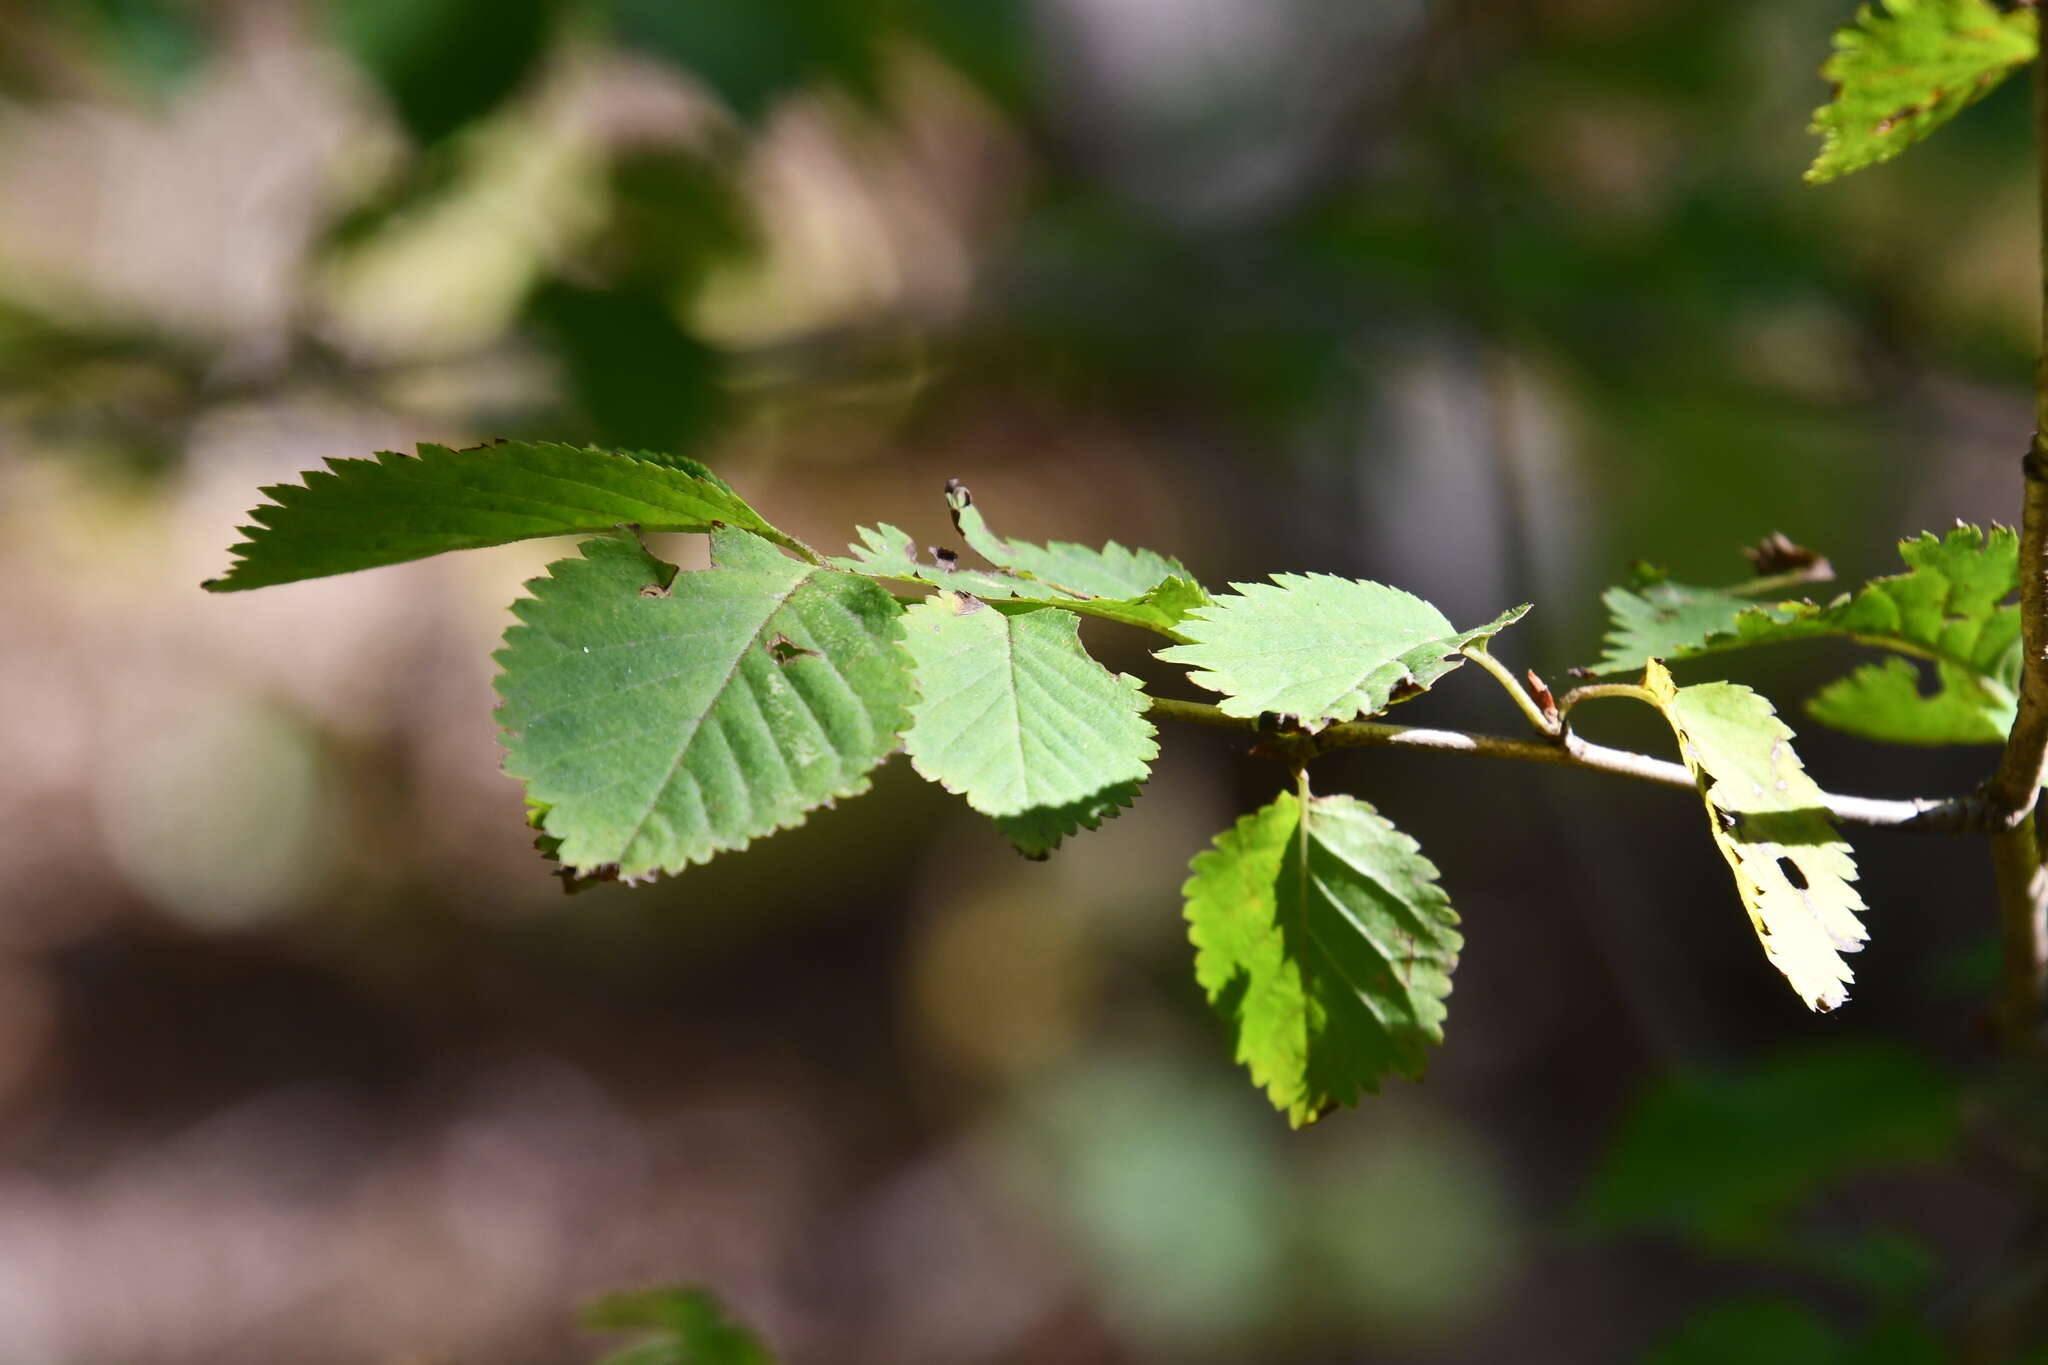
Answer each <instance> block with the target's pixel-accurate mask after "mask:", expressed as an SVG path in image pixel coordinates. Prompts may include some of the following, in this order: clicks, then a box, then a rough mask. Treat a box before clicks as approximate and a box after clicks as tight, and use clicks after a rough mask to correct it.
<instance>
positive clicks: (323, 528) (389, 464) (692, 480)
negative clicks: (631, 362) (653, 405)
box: [204, 441, 798, 592]
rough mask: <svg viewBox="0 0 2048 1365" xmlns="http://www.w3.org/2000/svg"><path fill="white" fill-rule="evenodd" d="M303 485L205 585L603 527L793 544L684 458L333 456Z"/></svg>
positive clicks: (275, 505)
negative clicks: (722, 531)
mask: <svg viewBox="0 0 2048 1365" xmlns="http://www.w3.org/2000/svg"><path fill="white" fill-rule="evenodd" d="M327 466H328V467H327V470H325V471H323V470H311V471H309V472H307V473H306V474H305V475H303V476H302V477H303V478H304V480H305V481H304V483H302V484H278V485H275V486H273V487H270V488H265V489H264V490H263V494H264V496H265V497H268V498H270V499H271V500H272V501H271V503H269V504H265V505H264V506H261V507H257V508H255V509H254V510H252V511H251V512H250V513H249V515H250V517H251V518H253V519H254V520H255V522H256V523H257V524H256V525H254V526H244V527H242V528H241V530H242V534H243V535H245V536H247V537H248V539H247V540H246V541H244V542H242V543H241V544H239V545H236V546H234V547H232V549H231V550H230V553H232V554H233V555H234V556H235V557H236V562H235V564H234V565H233V566H232V567H231V568H230V569H229V570H228V571H227V573H226V574H225V575H223V576H222V577H220V578H214V579H209V580H207V582H206V583H205V585H204V586H205V587H207V588H209V589H211V590H212V591H214V592H234V591H237V590H239V589H243V588H261V587H268V586H269V585H271V584H274V583H290V582H294V581H296V580H298V579H301V578H320V577H324V576H325V575H328V574H338V573H350V572H353V571H354V570H357V569H371V568H376V567H378V566H379V565H384V564H402V563H404V562H405V561H407V560H412V559H425V558H427V557H428V556H429V555H437V554H441V553H443V552H445V551H448V550H472V549H478V548H481V547H483V546H486V545H504V544H507V543H508V542H511V541H515V540H528V539H531V538H533V537H535V536H560V535H574V534H577V533H580V532H581V533H587V532H592V531H607V530H611V529H613V528H615V527H618V526H622V525H637V526H639V527H640V528H641V529H642V530H647V531H709V530H711V529H713V528H714V527H717V526H732V527H736V528H739V529H741V530H747V531H752V532H754V533H755V534H756V535H760V536H764V537H766V538H767V539H769V540H772V541H775V542H776V543H777V544H781V545H786V546H789V547H790V548H793V549H794V548H798V547H797V542H795V541H794V540H792V539H790V538H789V537H788V536H786V535H784V534H783V533H782V532H780V531H778V530H776V529H775V528H774V527H772V526H770V525H769V524H768V523H767V522H765V521H763V520H762V519H761V517H760V515H759V514H758V513H756V512H755V511H754V509H753V508H751V507H749V506H747V504H746V503H745V502H743V501H741V499H740V497H739V495H738V494H737V493H734V492H733V491H732V490H731V489H730V488H728V487H726V486H725V484H724V482H723V481H721V480H720V479H719V478H718V477H717V476H716V475H714V474H713V473H712V472H711V471H710V470H708V469H706V468H705V467H704V466H703V465H701V464H698V463H697V462H696V461H695V460H690V459H686V458H685V457H683V456H680V455H626V454H619V453H616V452H613V451H605V450H588V449H584V448H582V447H578V446H565V445H555V444H552V443H549V442H525V441H508V442H504V443H501V444H498V445H487V446H476V447H473V448H471V449H468V450H450V449H448V448H447V447H446V446H437V445H422V446H421V447H420V448H419V455H418V456H417V457H413V456H409V455H399V454H394V453H391V452H385V453H383V454H381V455H379V456H378V457H377V458H376V459H374V460H329V461H328V462H327Z"/></svg>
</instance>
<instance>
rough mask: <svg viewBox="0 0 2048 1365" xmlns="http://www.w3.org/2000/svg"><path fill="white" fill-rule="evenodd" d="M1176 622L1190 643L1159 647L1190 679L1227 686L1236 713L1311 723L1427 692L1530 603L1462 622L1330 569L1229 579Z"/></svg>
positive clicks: (1372, 711)
mask: <svg viewBox="0 0 2048 1365" xmlns="http://www.w3.org/2000/svg"><path fill="white" fill-rule="evenodd" d="M1231 586H1232V587H1234V588H1235V589H1236V592H1235V593H1234V594H1226V595H1224V596H1222V597H1219V598H1217V599H1216V600H1215V604H1214V605H1213V606H1209V607H1203V608H1199V609H1197V610H1195V611H1193V612H1191V613H1190V614H1189V616H1188V618H1187V620H1186V621H1184V622H1182V624H1181V627H1180V629H1181V633H1182V634H1183V635H1185V636H1187V637H1188V639H1189V641H1190V643H1188V644H1185V645H1176V646H1173V647H1172V648H1170V649H1163V650H1160V651H1159V657H1160V658H1161V659H1164V660H1166V661H1167V662H1169V663H1177V664H1186V665H1187V666H1188V668H1189V669H1190V670H1191V671H1190V672H1189V674H1188V676H1189V679H1190V680H1191V681H1193V682H1195V683H1197V684H1199V685H1200V686H1202V687H1206V688H1208V689H1209V690H1210V691H1212V692H1221V693H1223V694H1224V700H1223V701H1222V702H1221V703H1220V707H1221V709H1222V710H1223V711H1224V712H1225V713H1226V714H1228V715H1233V716H1258V715H1262V714H1265V713H1267V712H1271V713H1274V714H1277V715H1282V716H1289V717H1293V718H1295V719H1297V720H1299V721H1300V722H1301V724H1303V725H1304V726H1306V727H1307V728H1309V729H1311V730H1315V729H1320V728H1322V727H1323V726H1325V725H1329V724H1332V723H1334V722H1338V721H1346V720H1351V719H1352V718H1354V717H1356V716H1361V715H1367V716H1370V715H1377V714H1379V713H1380V712H1381V711H1384V710H1386V709H1387V707H1388V706H1390V705H1391V704H1393V703H1394V702H1396V701H1400V700H1403V699H1404V698H1406V697H1411V696H1416V695H1419V694H1420V693H1422V692H1425V691H1427V690H1428V689H1429V687H1430V686H1431V685H1432V684H1434V683H1435V682H1436V681H1437V680H1438V679H1439V678H1442V677H1443V676H1444V675H1445V674H1447V673H1449V672H1451V671H1452V670H1454V669H1456V668H1457V667H1458V666H1459V665H1460V664H1462V663H1463V662H1464V661H1465V658H1464V655H1463V654H1462V653H1460V651H1461V650H1463V649H1464V648H1465V647H1466V646H1467V645H1470V644H1473V643H1476V642H1478V641H1481V640H1486V639H1490V638H1491V637H1493V636H1494V635H1496V634H1498V633H1499V632H1500V631H1502V630H1504V629H1506V628H1507V627H1508V626H1510V625H1513V624H1514V623H1515V622H1516V621H1519V620H1520V619H1521V618H1522V616H1523V614H1524V613H1526V612H1527V611H1528V610H1529V609H1528V608H1527V607H1525V606H1524V607H1516V608H1514V609H1512V610H1510V611H1506V612H1503V613H1501V615H1500V616H1499V617H1498V618H1496V619H1495V620H1493V621H1490V622H1488V623H1487V624H1486V625H1483V626H1480V627H1479V628H1478V629H1476V630H1468V631H1459V630H1457V629H1456V628H1455V627H1453V626H1452V625H1451V623H1450V622H1449V621H1448V620H1446V619H1445V618H1444V614H1443V613H1442V612H1440V611H1438V610H1437V609H1436V608H1435V607H1433V606H1431V605H1430V604H1429V603H1427V602H1425V601H1423V600H1422V599H1421V598H1419V597H1416V596H1413V595H1412V594H1409V593H1405V592H1402V591H1401V590H1400V589H1398V588H1389V587H1386V586H1385V585H1383V584H1379V583H1370V582H1366V581H1364V580H1362V579H1355V578H1334V577H1331V576H1330V575H1328V574H1275V575H1273V581H1272V582H1271V583H1235V584H1232V585H1231Z"/></svg>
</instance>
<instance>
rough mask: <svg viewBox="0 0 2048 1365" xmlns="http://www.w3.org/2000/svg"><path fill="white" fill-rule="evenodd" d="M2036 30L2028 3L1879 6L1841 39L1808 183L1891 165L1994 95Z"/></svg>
mask: <svg viewBox="0 0 2048 1365" xmlns="http://www.w3.org/2000/svg"><path fill="white" fill-rule="evenodd" d="M2038 32H2039V26H2038V23H2037V21H2036V19H2035V16H2034V10H2033V8H2032V7H2031V6H2023V7H2020V8H2016V9H2011V10H2001V9H1999V8H1998V7H1997V6H1996V5H1993V4H1991V3H1990V2H1989V0H1873V3H1871V4H1867V5H1864V6H1863V7H1862V8H1861V9H1859V10H1858V11H1857V12H1856V22H1855V23H1853V24H1848V25H1845V26H1844V27H1842V28H1840V29H1838V30H1837V31H1836V33H1835V55H1834V56H1832V57H1830V58H1829V59H1828V63H1827V65H1826V66H1824V67H1822V68H1821V74H1822V75H1823V76H1825V77H1827V79H1829V80H1830V81H1833V82H1834V84H1835V97H1834V99H1833V101H1831V102H1830V103H1828V104H1826V105H1823V106H1822V107H1821V108H1820V109H1818V110H1816V111H1815V112H1814V116H1813V129H1812V131H1813V132H1815V133H1818V134H1820V135H1821V137H1822V139H1823V141H1822V143H1821V149H1820V155H1819V156H1818V157H1816V158H1815V159H1814V163H1813V165H1812V167H1810V168H1809V169H1808V170H1807V172H1806V178H1807V179H1808V180H1809V181H1811V182H1813V183H1815V184H1819V183H1821V182H1823V181H1828V180H1834V179H1836V178H1838V177H1840V176H1844V175H1847V174H1849V172H1851V171H1856V170H1861V169H1862V168H1863V167H1865V166H1873V165H1876V164H1877V163H1878V162H1880V161H1889V160H1890V159H1891V158H1893V157H1895V156H1897V155H1898V154H1899V153H1900V152H1903V151H1905V150H1906V148H1908V147H1910V146H1912V145H1913V144H1914V143H1916V142H1919V141H1920V140H1921V139H1923V138H1925V137H1928V136H1929V135H1930V134H1932V133H1933V132H1934V130H1935V129H1937V128H1939V127H1941V125H1942V124H1944V123H1947V122H1948V121H1949V120H1950V119H1952V118H1954V117H1955V116H1956V115H1957V114H1960V113H1961V112H1963V110H1965V109H1967V108H1969V107H1970V106H1971V105H1972V104H1974V103H1976V102H1977V101H1978V100H1980V99H1982V98H1983V97H1984V96H1985V95H1987V94H1989V93H1990V92H1991V91H1992V90H1993V89H1995V88H1997V86H1998V83H1999V82H2000V81H2002V80H2004V79H2005V78H2006V76H2007V74H2008V73H2010V72H2011V71H2012V69H2013V68H2014V67H2016V66H2019V65H2021V64H2022V63H2025V62H2028V61H2031V60H2033V57H2034V53H2035V51H2036V46H2037V41H2038V39H2037V34H2038Z"/></svg>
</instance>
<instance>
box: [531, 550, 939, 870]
mask: <svg viewBox="0 0 2048 1365" xmlns="http://www.w3.org/2000/svg"><path fill="white" fill-rule="evenodd" d="M528 587H529V588H530V589H531V591H532V594H533V595H532V596H531V597H528V598H522V599H521V600H520V601H519V602H517V603H515V604H514V606H513V612H514V614H515V615H517V616H518V618H519V624H517V625H515V626H513V627H512V628H511V629H510V630H508V631H506V632H505V647H504V648H503V649H501V650H500V651H498V654H497V656H496V657H497V660H498V664H499V667H500V669H501V672H500V673H499V675H498V680H497V687H498V693H499V695H500V696H501V697H503V698H504V704H503V705H502V706H501V707H500V708H499V711H498V721H499V724H500V725H501V726H503V728H504V730H505V736H506V738H505V771H506V772H507V773H509V774H511V775H512V776H514V777H517V778H521V779H523V780H524V781H525V782H526V784H527V792H528V795H529V798H530V799H531V800H532V801H533V802H535V803H536V804H537V805H538V806H540V807H542V808H544V809H543V814H542V817H541V825H542V829H543V831H544V832H545V833H546V834H548V835H550V836H552V837H554V838H556V839H559V840H560V841H561V843H560V845H559V847H558V848H557V850H556V852H557V856H558V857H559V858H560V860H561V862H562V864H563V865H564V866H565V867H568V868H571V869H574V870H575V871H576V872H578V873H582V874H587V873H589V872H590V871H591V870H592V869H594V868H606V867H611V866H614V865H615V866H616V867H617V868H618V870H619V875H620V876H622V877H633V876H641V875H645V874H648V873H652V872H680V871H681V870H682V869H683V868H685V867H687V866H688V865H689V864H691V863H701V862H705V861H707V860H709V859H710V858H711V857H712V855H713V854H716V853H720V852H725V851H730V850H734V849H740V848H745V847H746V846H747V844H748V843H750V842H751V841H753V840H754V839H757V838H759V837H761V836H763V835H766V834H772V833H774V832H775V831H776V830H778V829H785V828H788V827H790V826H793V825H796V824H799V823H801V822H802V820H803V818H804V815H805V813H806V812H808V811H811V810H814V809H816V808H817V807H819V806H821V805H825V804H827V803H828V802H830V801H833V800H836V799H838V798H840V797H846V796H854V795H857V794H859V793H861V792H864V791H866V790H867V788H868V783H869V778H868V774H869V773H870V772H871V771H872V770H873V769H874V767H875V766H876V765H877V764H879V763H880V762H881V761H882V760H883V759H884V758H886V757H887V756H888V755H889V754H890V753H891V752H892V751H893V750H894V749H895V748H896V745H897V741H898V737H899V736H900V735H901V734H902V733H903V731H904V730H905V729H906V728H907V727H908V725H909V722H910V711H909V705H910V702H911V700H912V698H913V695H914V693H913V690H912V686H911V680H910V668H909V659H908V658H907V657H906V656H905V655H904V653H903V652H902V651H901V650H900V649H898V648H897V643H898V642H899V641H900V640H901V639H902V638H903V626H902V621H901V617H902V608H901V607H900V606H899V605H898V604H897V603H896V601H895V599H893V598H892V597H890V596H889V594H888V593H886V592H884V591H882V589H881V588H879V587H877V586H876V585H875V584H873V583H871V582H869V581H868V580H867V579H864V578H858V577H855V576H854V575H852V574H847V573H840V572H838V571H837V570H834V569H828V568H823V567H820V566H817V565H811V564H804V563H801V562H799V561H797V560H794V559H791V558H789V557H788V556H786V555H784V554H782V553H781V552H779V551H778V550H776V549H775V547H774V546H772V545H770V544H769V543H768V542H767V541H765V540H762V539H761V538H759V537H758V536H753V535H748V534H747V533H745V532H742V531H720V532H718V533H716V534H715V535H714V536H713V537H712V566H711V567H710V568H709V569H703V570H699V571H697V572H694V573H676V572H675V571H674V569H673V568H672V567H671V566H669V565H666V564H663V563H662V562H661V561H659V560H657V559H655V558H654V557H653V556H651V555H649V554H647V553H646V552H645V551H644V550H642V549H640V548H639V547H638V546H637V545H633V544H630V543H628V542H625V541H621V540H594V541H589V542H586V543H585V544H584V546H583V557H582V558H581V559H565V560H562V561H560V562H558V563H556V564H553V565H551V566H550V567H549V570H548V576H547V577H546V578H538V579H535V580H533V582H532V583H530V584H529V585H528Z"/></svg>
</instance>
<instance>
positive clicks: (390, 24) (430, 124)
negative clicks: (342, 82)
mask: <svg viewBox="0 0 2048 1365" xmlns="http://www.w3.org/2000/svg"><path fill="white" fill-rule="evenodd" d="M555 8H556V0H341V3H339V4H338V5H336V6H334V7H333V9H332V14H333V17H334V19H335V21H336V24H337V27H338V29H339V36H340V38H341V41H342V45H343V46H344V47H345V48H346V49H347V50H348V51H349V53H350V55H352V56H353V57H354V58H355V59H356V60H357V61H358V62H359V63H361V64H362V67H363V69H364V70H365V71H367V72H369V74H370V76H371V78H372V79H374V80H375V81H376V82H377V84H378V85H379V86H381V87H383V90H384V93H385V95H386V96H387V97H388V98H389V99H390V100H391V104H392V107H393V108H394V109H395V110H396V111H397V113H398V117H399V119H400V121H402V122H403V123H404V124H405V126H406V128H407V129H408V130H409V131H411V133H412V135H413V136H414V137H415V138H417V139H418V140H419V141H421V142H423V143H431V142H437V141H439V140H440V139H442V138H444V137H447V136H448V135H449V134H451V133H454V132H457V131H459V130H460V129H461V128H462V127H463V126H464V125H466V124H468V123H470V122H472V121H473V120H475V119H478V118H481V117H482V116H484V115H485V114H488V113H490V112H491V111H492V110H493V109H496V108H497V107H498V106H499V105H500V104H502V103H504V101H505V100H506V98H507V97H509V96H510V95H511V94H512V93H513V92H514V91H516V90H518V89H519V87H520V86H521V85H523V84H524V83H525V82H526V80H527V78H528V76H530V75H531V74H532V73H533V72H534V71H535V70H536V69H537V68H538V66H539V65H540V59H541V57H542V56H543V55H544V54H545V52H546V50H547V43H548V38H549V36H550V34H551V33H552V31H553V29H554V19H555Z"/></svg>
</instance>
